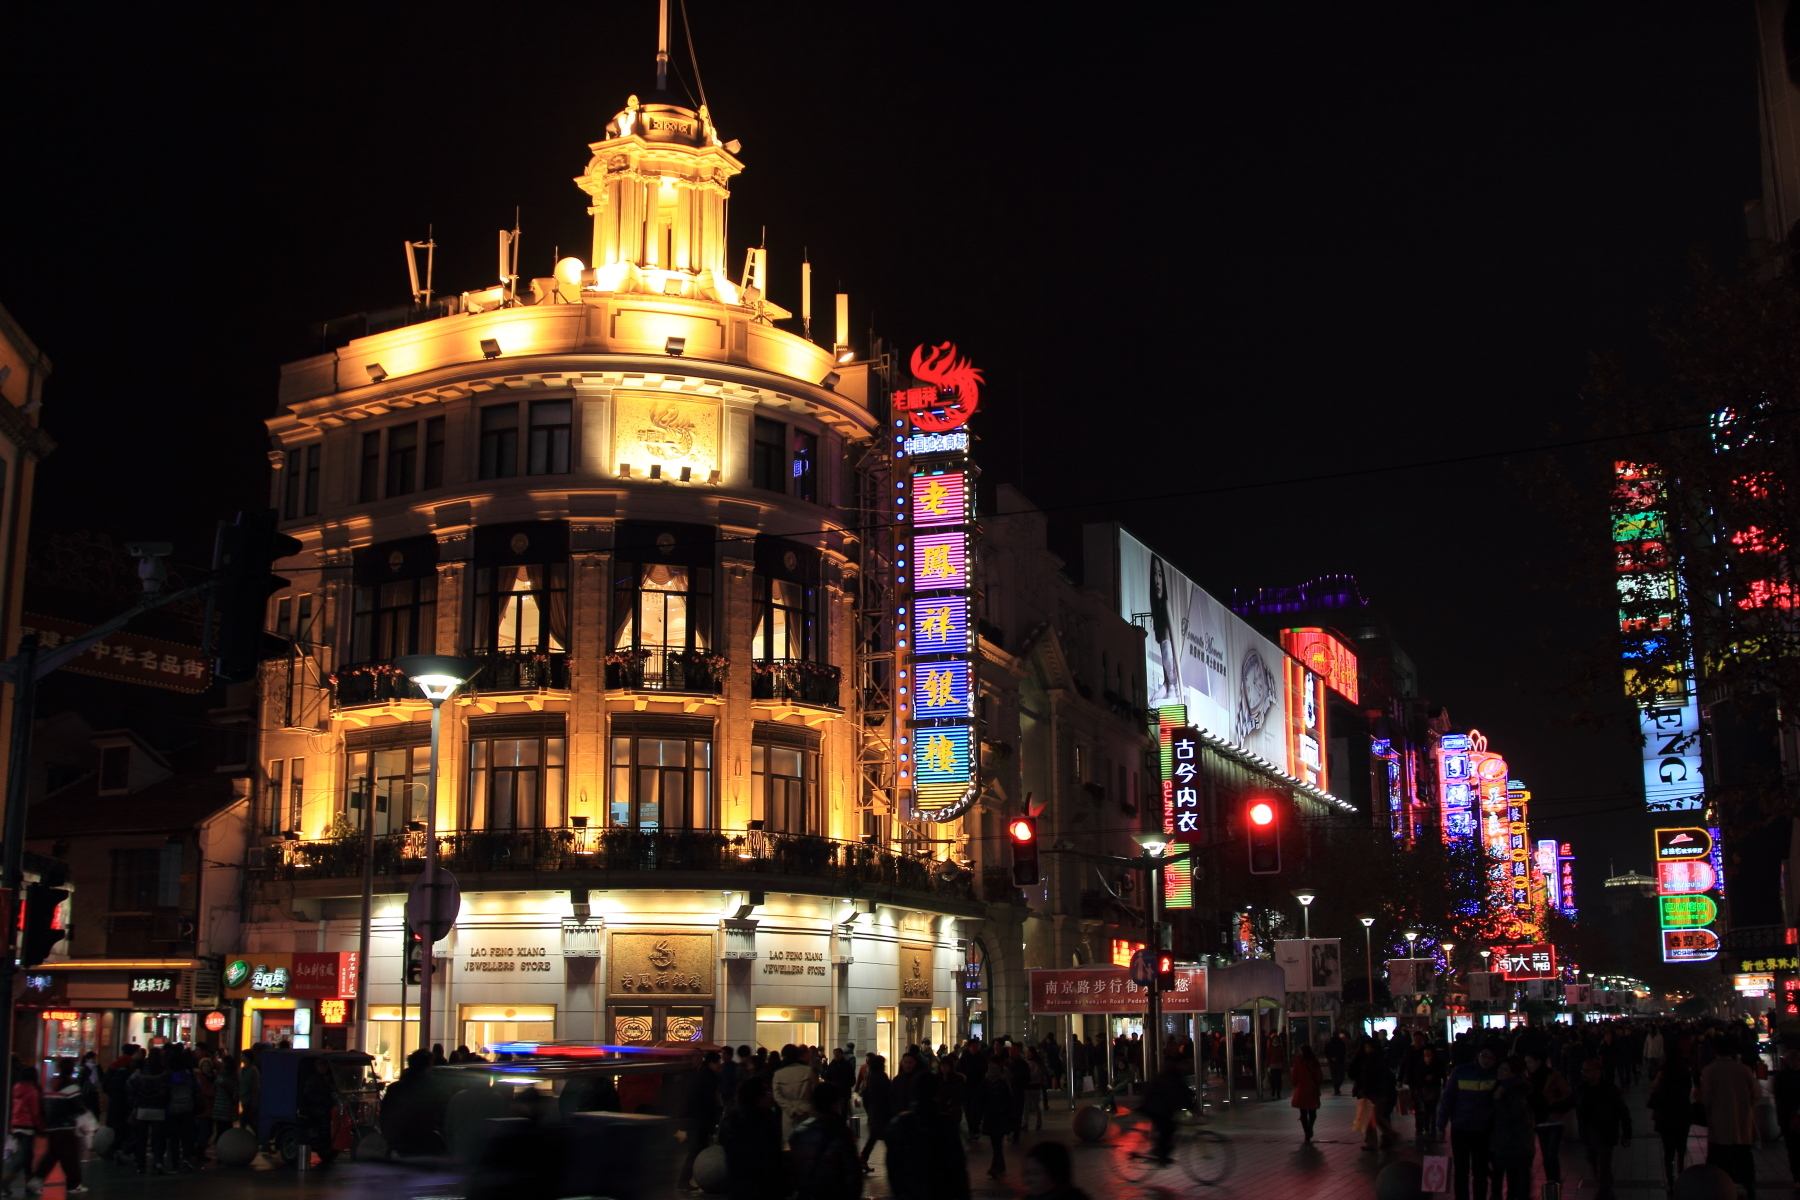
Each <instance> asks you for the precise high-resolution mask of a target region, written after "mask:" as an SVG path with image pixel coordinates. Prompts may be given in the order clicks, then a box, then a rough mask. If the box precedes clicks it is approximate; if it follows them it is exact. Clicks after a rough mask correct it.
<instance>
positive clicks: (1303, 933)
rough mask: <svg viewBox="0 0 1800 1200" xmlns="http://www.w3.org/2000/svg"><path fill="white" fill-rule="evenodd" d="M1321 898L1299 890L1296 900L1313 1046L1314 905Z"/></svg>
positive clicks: (1308, 1037) (1309, 1038)
mask: <svg viewBox="0 0 1800 1200" xmlns="http://www.w3.org/2000/svg"><path fill="white" fill-rule="evenodd" d="M1318 898H1319V896H1318V893H1316V892H1314V891H1313V890H1312V889H1311V888H1298V889H1296V890H1295V892H1294V899H1296V900H1298V901H1299V902H1300V937H1301V939H1302V942H1303V944H1304V945H1305V947H1306V955H1307V959H1308V961H1307V962H1306V964H1305V966H1306V1042H1305V1044H1306V1045H1308V1046H1310V1045H1312V1030H1313V989H1312V962H1311V958H1312V903H1313V901H1314V900H1317V899H1318Z"/></svg>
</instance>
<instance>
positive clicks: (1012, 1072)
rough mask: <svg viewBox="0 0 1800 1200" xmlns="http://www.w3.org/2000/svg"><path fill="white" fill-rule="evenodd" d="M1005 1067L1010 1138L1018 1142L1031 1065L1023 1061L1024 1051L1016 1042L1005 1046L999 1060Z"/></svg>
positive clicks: (1028, 1087)
mask: <svg viewBox="0 0 1800 1200" xmlns="http://www.w3.org/2000/svg"><path fill="white" fill-rule="evenodd" d="M1000 1065H1001V1066H1003V1067H1004V1068H1006V1086H1007V1098H1008V1099H1010V1100H1011V1101H1012V1125H1011V1128H1012V1140H1013V1145H1015V1146H1016V1145H1018V1144H1019V1139H1020V1138H1022V1137H1023V1136H1024V1129H1025V1104H1026V1100H1027V1098H1028V1096H1029V1093H1030V1091H1031V1065H1030V1064H1029V1063H1027V1062H1026V1061H1025V1051H1024V1049H1023V1048H1022V1047H1020V1045H1019V1044H1018V1043H1017V1042H1014V1043H1012V1044H1011V1045H1009V1046H1008V1047H1007V1048H1006V1057H1005V1058H1003V1059H1002V1060H1001V1063H1000Z"/></svg>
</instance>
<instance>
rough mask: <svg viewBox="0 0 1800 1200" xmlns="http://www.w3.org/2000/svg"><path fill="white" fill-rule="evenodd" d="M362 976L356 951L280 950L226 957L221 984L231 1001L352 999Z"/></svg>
mask: <svg viewBox="0 0 1800 1200" xmlns="http://www.w3.org/2000/svg"><path fill="white" fill-rule="evenodd" d="M361 976H362V970H361V962H360V959H359V957H358V954H357V952H356V951H355V950H340V951H318V952H313V951H298V952H296V951H286V950H281V951H273V952H268V953H260V954H235V955H230V956H228V957H227V958H226V960H225V971H224V974H223V977H222V981H223V983H224V984H225V995H226V996H227V997H228V998H229V999H232V1000H244V999H247V998H249V997H252V996H288V997H292V998H293V999H295V1000H321V999H328V998H330V999H335V998H339V997H341V998H344V999H354V998H355V996H356V993H357V990H358V987H359V985H360V982H361Z"/></svg>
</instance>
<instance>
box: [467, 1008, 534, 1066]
mask: <svg viewBox="0 0 1800 1200" xmlns="http://www.w3.org/2000/svg"><path fill="white" fill-rule="evenodd" d="M555 1038H556V1006H555V1005H554V1004H465V1005H463V1006H462V1044H463V1045H465V1046H467V1047H468V1048H469V1049H471V1050H473V1051H474V1052H475V1053H477V1054H482V1055H485V1054H488V1053H489V1052H490V1047H493V1046H499V1045H504V1044H506V1043H508V1042H548V1041H554V1040H555Z"/></svg>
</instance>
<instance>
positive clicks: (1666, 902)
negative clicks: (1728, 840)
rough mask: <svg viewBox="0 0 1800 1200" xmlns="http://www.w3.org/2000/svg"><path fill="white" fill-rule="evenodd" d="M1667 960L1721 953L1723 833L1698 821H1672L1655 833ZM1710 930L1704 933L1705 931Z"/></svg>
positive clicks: (1696, 959)
mask: <svg viewBox="0 0 1800 1200" xmlns="http://www.w3.org/2000/svg"><path fill="white" fill-rule="evenodd" d="M1652 845H1653V847H1654V850H1655V853H1656V885H1657V886H1656V891H1657V899H1656V905H1657V911H1658V915H1659V916H1660V918H1661V920H1660V924H1661V928H1662V948H1663V961H1664V962H1667V963H1699V962H1709V961H1711V960H1712V959H1713V958H1716V957H1717V956H1718V945H1719V939H1718V934H1717V932H1716V931H1715V930H1714V928H1713V926H1714V924H1715V922H1716V921H1717V920H1718V916H1719V905H1718V897H1719V896H1720V895H1722V894H1723V893H1722V892H1721V891H1720V890H1719V883H1720V881H1721V877H1720V872H1719V870H1718V868H1717V866H1715V862H1716V859H1715V855H1714V851H1715V850H1717V849H1718V839H1716V838H1715V837H1714V836H1713V834H1712V833H1711V831H1709V830H1707V829H1705V828H1703V827H1701V826H1698V825H1669V826H1663V827H1660V828H1658V829H1656V830H1655V831H1654V832H1653V834H1652ZM1702 934H1703V935H1704V936H1700V935H1702Z"/></svg>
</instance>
